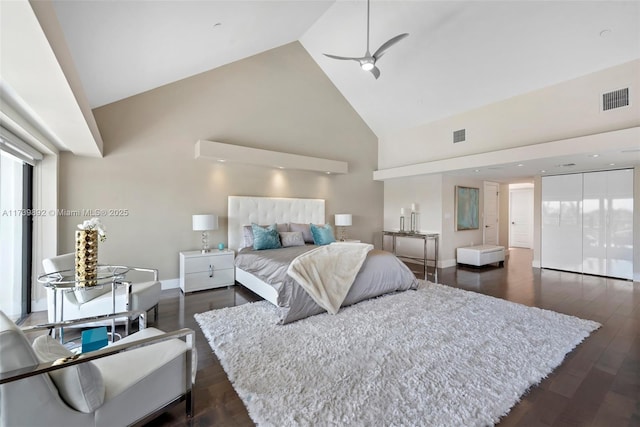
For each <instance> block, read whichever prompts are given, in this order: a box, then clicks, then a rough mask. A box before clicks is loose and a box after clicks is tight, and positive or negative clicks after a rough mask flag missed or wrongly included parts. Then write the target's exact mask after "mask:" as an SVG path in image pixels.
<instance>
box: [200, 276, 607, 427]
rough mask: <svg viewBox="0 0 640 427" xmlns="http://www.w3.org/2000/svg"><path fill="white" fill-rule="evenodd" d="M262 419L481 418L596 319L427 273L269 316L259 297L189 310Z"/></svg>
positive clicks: (452, 421)
mask: <svg viewBox="0 0 640 427" xmlns="http://www.w3.org/2000/svg"><path fill="white" fill-rule="evenodd" d="M195 318H196V320H197V322H198V323H199V325H200V327H201V328H202V331H203V332H204V334H205V336H206V337H207V338H208V340H209V343H210V344H211V347H212V348H213V350H214V351H215V353H216V355H217V356H218V358H219V359H220V362H221V363H222V366H223V368H224V370H225V371H226V373H227V375H228V377H229V379H230V380H231V382H232V384H233V386H234V388H235V389H236V391H237V393H238V395H239V396H240V398H241V399H242V400H243V402H244V404H245V405H246V407H247V409H248V411H249V415H250V416H251V418H252V419H253V421H254V422H256V424H258V425H260V426H278V427H281V426H318V425H320V426H325V425H340V426H347V425H348V426H372V425H379V426H381V425H394V426H427V425H428V426H456V427H457V426H486V425H492V424H495V423H496V422H498V420H499V419H500V418H501V417H502V416H504V415H506V414H507V413H508V412H509V410H510V408H511V407H512V406H513V405H515V404H516V403H517V402H518V401H519V399H520V397H521V396H522V394H523V393H525V392H526V391H527V389H528V388H529V387H531V386H532V385H534V384H537V383H538V382H539V381H540V380H541V379H543V378H545V377H546V376H547V375H548V374H549V373H550V372H551V371H552V370H553V369H554V368H556V367H557V366H558V365H559V364H560V363H561V362H562V360H563V359H564V357H565V355H566V354H567V353H568V352H570V351H571V350H572V349H573V348H574V347H575V346H576V345H577V344H579V343H580V342H581V341H582V340H584V339H585V338H586V337H587V336H588V335H589V334H590V333H591V332H592V331H594V330H595V329H597V328H598V327H599V326H600V325H599V324H598V323H597V322H593V321H589V320H582V319H579V318H577V317H573V316H567V315H564V314H559V313H556V312H552V311H548V310H542V309H538V308H533V307H527V306H524V305H520V304H516V303H512V302H508V301H505V300H501V299H497V298H493V297H489V296H485V295H481V294H478V293H474V292H468V291H464V290H460V289H455V288H451V287H448V286H443V285H437V284H433V283H429V282H425V283H424V284H423V285H422V286H421V288H420V289H419V290H417V291H406V292H402V293H399V294H393V295H388V296H384V297H380V298H378V299H374V300H369V301H365V302H361V303H359V304H356V305H353V306H351V307H347V308H344V309H341V310H340V311H339V312H338V314H337V315H334V316H332V315H329V314H321V315H318V316H313V317H310V318H307V319H303V320H300V321H298V322H294V323H292V324H289V325H278V324H276V322H277V320H278V316H277V313H276V308H275V307H274V306H273V305H271V304H270V303H269V302H267V301H261V302H256V303H251V304H244V305H241V306H237V307H229V308H224V309H220V310H213V311H209V312H207V313H201V314H196V315H195Z"/></svg>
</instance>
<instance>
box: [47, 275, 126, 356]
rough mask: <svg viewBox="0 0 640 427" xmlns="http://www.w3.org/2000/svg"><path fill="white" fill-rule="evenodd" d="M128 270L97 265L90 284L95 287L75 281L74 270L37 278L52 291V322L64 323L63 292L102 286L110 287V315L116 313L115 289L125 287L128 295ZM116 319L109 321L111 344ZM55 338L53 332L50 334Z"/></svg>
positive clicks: (62, 340) (62, 338) (113, 337)
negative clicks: (94, 276)
mask: <svg viewBox="0 0 640 427" xmlns="http://www.w3.org/2000/svg"><path fill="white" fill-rule="evenodd" d="M129 270H130V268H129V267H126V266H122V265H99V266H98V271H97V277H96V278H94V279H91V280H90V281H91V282H97V284H96V285H95V286H90V287H89V286H83V284H84V282H88V281H89V280H77V279H76V277H75V270H74V269H69V270H60V271H54V272H52V273H45V274H41V275H40V276H38V283H42V284H43V285H44V286H45V287H46V288H50V289H52V290H53V291H54V297H53V320H54V322H63V321H64V297H63V295H62V293H63V292H71V291H75V290H78V289H96V288H98V289H99V288H102V287H104V286H110V287H111V301H112V303H111V313H106V314H114V313H115V312H116V288H117V287H118V286H123V285H124V286H126V287H127V291H126V292H127V295H129V294H130V291H131V289H130V287H131V282H128V281H126V280H124V279H125V277H126V275H127V272H129ZM59 296H60V319H59V320H58V319H56V317H57V316H58V297H59ZM115 331H116V319H115V318H114V319H111V342H113V341H115V335H116V332H115ZM52 334H53V337H54V338H55V330H53V332H52ZM60 343H62V344H64V327H62V326H60Z"/></svg>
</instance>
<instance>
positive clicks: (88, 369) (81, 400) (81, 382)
mask: <svg viewBox="0 0 640 427" xmlns="http://www.w3.org/2000/svg"><path fill="white" fill-rule="evenodd" d="M32 347H33V351H34V352H35V353H36V356H37V357H38V360H40V363H44V362H52V361H54V360H58V359H62V358H65V357H69V356H73V355H74V354H73V353H72V352H70V351H69V350H67V349H66V348H65V347H64V346H63V345H62V344H60V343H59V342H58V341H56V340H54V339H53V338H51V337H50V336H49V335H41V336H39V337H37V338H36V339H35V340H34V341H33V345H32ZM49 377H51V380H52V381H53V383H54V384H55V385H56V388H57V389H58V393H60V397H62V399H63V400H64V401H65V402H66V403H67V405H69V406H71V407H72V408H73V409H75V410H76V411H80V412H84V413H91V412H94V411H95V410H96V409H98V408H99V407H100V406H102V403H104V393H105V389H104V380H103V379H102V374H101V373H100V370H99V369H98V367H97V366H96V365H94V364H93V363H92V362H85V363H80V364H78V365H74V366H69V367H68V368H64V369H58V370H57V371H51V372H49Z"/></svg>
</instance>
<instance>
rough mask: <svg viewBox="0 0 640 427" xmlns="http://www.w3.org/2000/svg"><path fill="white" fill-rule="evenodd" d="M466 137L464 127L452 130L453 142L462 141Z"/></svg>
mask: <svg viewBox="0 0 640 427" xmlns="http://www.w3.org/2000/svg"><path fill="white" fill-rule="evenodd" d="M465 138H466V129H460V130H456V131H454V132H453V143H454V144H455V143H456V142H464V141H465Z"/></svg>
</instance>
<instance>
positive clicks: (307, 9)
mask: <svg viewBox="0 0 640 427" xmlns="http://www.w3.org/2000/svg"><path fill="white" fill-rule="evenodd" d="M54 7H55V10H56V12H57V15H58V18H59V21H60V23H61V26H62V29H63V32H64V34H65V36H66V39H67V43H68V45H69V48H70V51H71V54H72V56H73V58H74V61H75V64H76V67H77V69H78V72H79V74H80V77H81V80H82V82H83V84H84V88H85V91H86V93H87V96H88V98H89V102H90V104H91V106H92V107H97V106H100V105H104V104H107V103H110V102H113V101H117V100H119V99H122V98H125V97H128V96H131V95H134V94H136V93H140V92H143V91H146V90H149V89H152V88H154V87H157V86H160V85H163V84H166V83H170V82H172V81H176V80H179V79H182V78H185V77H188V76H191V75H194V74H197V73H200V72H203V71H206V70H210V69H212V68H215V67H219V66H221V65H224V64H226V63H229V62H233V61H236V60H239V59H242V58H245V57H247V56H250V55H254V54H256V53H259V52H262V51H264V50H267V49H270V48H274V47H277V46H280V45H283V44H286V43H289V42H292V41H295V40H299V41H300V42H301V43H302V45H303V46H304V47H305V49H306V50H307V51H308V52H309V54H310V55H311V56H312V57H313V58H314V59H315V61H316V62H317V63H318V65H319V66H320V67H321V68H322V70H323V71H324V72H325V73H326V74H327V76H328V77H329V78H330V79H331V80H332V81H333V83H334V84H335V85H336V87H337V88H338V89H339V90H340V91H341V92H342V94H343V95H344V96H345V98H346V99H347V100H348V101H349V102H350V103H351V105H352V106H353V107H354V108H355V110H356V111H357V112H358V113H359V114H360V116H361V117H362V118H363V119H364V121H365V122H366V123H367V124H368V125H369V127H370V128H371V129H372V130H373V131H374V132H375V133H376V134H377V135H378V136H384V135H385V134H388V133H389V132H393V131H396V130H399V129H404V128H410V127H414V126H417V125H420V124H423V123H427V122H430V121H433V120H435V119H438V118H442V117H447V116H451V115H453V114H456V113H460V112H463V111H466V110H469V109H472V108H475V107H479V106H482V105H486V104H490V103H492V102H495V101H498V100H502V99H505V98H509V97H512V96H515V95H518V94H522V93H525V92H529V91H531V90H535V89H539V88H542V87H545V86H549V85H551V84H555V83H559V82H562V81H565V80H568V79H572V78H575V77H578V76H581V75H585V74H589V73H591V72H594V71H597V70H601V69H604V68H607V67H610V66H613V65H617V64H620V63H623V62H626V61H630V60H632V59H635V58H638V57H640V24H639V23H640V3H639V2H612V1H584V2H582V1H461V2H458V1H456V2H451V1H419V0H418V1H416V0H413V1H403V0H396V1H378V0H373V1H372V2H371V43H370V44H371V51H372V52H373V51H374V50H375V49H377V47H378V46H380V45H381V44H382V43H383V42H385V41H386V40H388V39H389V38H391V37H393V36H395V35H397V34H400V33H404V32H407V33H409V37H408V38H406V39H404V40H402V41H401V42H399V43H398V44H397V45H395V46H394V47H392V48H391V49H390V50H389V51H388V52H387V53H386V54H385V56H384V57H383V58H382V59H381V60H380V61H379V68H380V70H381V72H382V75H381V77H380V78H379V79H378V80H375V79H374V78H373V76H372V75H371V74H370V73H367V72H364V71H362V70H361V69H360V68H359V66H358V64H357V63H356V62H352V61H336V60H333V59H329V58H327V57H325V56H323V55H322V54H323V53H331V54H336V55H340V56H361V55H363V54H364V52H365V47H366V2H365V1H364V0H357V1H328V0H319V1H313V0H304V1H299V0H294V1H279V0H274V1H266V0H265V1H237V0H236V1H126V2H125V1H84V2H78V1H69V0H54ZM602 31H606V33H605V34H604V35H601V32H602Z"/></svg>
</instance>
